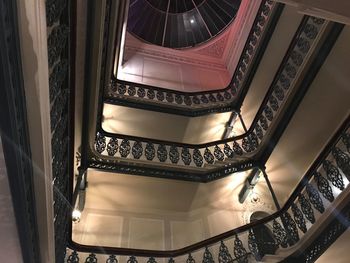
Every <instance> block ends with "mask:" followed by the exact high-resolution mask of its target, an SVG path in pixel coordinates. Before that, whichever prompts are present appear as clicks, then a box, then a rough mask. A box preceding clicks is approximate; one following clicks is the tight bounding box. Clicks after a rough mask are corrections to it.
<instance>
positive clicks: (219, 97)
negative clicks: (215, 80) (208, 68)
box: [216, 93, 225, 101]
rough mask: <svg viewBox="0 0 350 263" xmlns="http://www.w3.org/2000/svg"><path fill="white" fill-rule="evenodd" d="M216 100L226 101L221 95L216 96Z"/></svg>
mask: <svg viewBox="0 0 350 263" xmlns="http://www.w3.org/2000/svg"><path fill="white" fill-rule="evenodd" d="M216 99H217V100H218V101H224V100H225V98H224V96H222V95H221V93H218V94H217V95H216Z"/></svg>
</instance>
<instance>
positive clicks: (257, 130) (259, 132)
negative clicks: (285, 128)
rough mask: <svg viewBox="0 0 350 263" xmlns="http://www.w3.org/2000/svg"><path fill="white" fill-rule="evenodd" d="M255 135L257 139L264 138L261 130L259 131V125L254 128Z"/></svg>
mask: <svg viewBox="0 0 350 263" xmlns="http://www.w3.org/2000/svg"><path fill="white" fill-rule="evenodd" d="M255 133H256V136H258V138H259V139H260V140H261V139H262V138H264V132H263V130H262V129H261V127H260V125H259V124H256V126H255Z"/></svg>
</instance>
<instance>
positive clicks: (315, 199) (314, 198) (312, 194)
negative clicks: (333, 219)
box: [306, 183, 324, 213]
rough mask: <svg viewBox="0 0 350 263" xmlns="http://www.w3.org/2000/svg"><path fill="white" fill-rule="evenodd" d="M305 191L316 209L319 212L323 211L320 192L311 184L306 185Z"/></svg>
mask: <svg viewBox="0 0 350 263" xmlns="http://www.w3.org/2000/svg"><path fill="white" fill-rule="evenodd" d="M306 193H307V195H308V196H309V199H310V202H311V204H312V205H313V206H314V207H315V209H317V210H318V211H319V212H320V213H323V212H324V206H323V202H322V199H321V197H320V194H319V193H318V191H317V190H316V189H315V187H313V186H312V185H311V184H309V183H308V184H307V185H306Z"/></svg>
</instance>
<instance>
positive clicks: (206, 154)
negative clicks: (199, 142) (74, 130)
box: [204, 148, 214, 164]
mask: <svg viewBox="0 0 350 263" xmlns="http://www.w3.org/2000/svg"><path fill="white" fill-rule="evenodd" d="M204 159H205V161H206V162H207V163H208V164H213V163H214V155H213V154H212V153H211V152H210V150H209V149H208V148H205V151H204Z"/></svg>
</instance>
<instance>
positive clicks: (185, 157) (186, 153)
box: [181, 147, 192, 165]
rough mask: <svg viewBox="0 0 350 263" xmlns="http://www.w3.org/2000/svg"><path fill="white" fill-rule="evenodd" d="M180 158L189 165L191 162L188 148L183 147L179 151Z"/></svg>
mask: <svg viewBox="0 0 350 263" xmlns="http://www.w3.org/2000/svg"><path fill="white" fill-rule="evenodd" d="M181 159H182V161H183V162H184V164H185V165H190V163H191V161H192V160H191V153H190V151H189V150H188V148H186V147H183V148H182V151H181Z"/></svg>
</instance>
